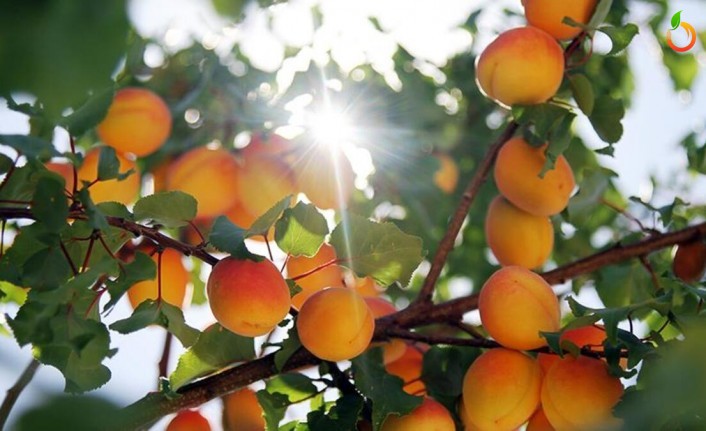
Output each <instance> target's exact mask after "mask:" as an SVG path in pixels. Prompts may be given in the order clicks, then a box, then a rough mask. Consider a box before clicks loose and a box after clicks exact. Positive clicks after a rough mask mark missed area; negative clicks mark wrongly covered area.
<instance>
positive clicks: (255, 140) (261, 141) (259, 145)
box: [242, 133, 294, 157]
mask: <svg viewBox="0 0 706 431" xmlns="http://www.w3.org/2000/svg"><path fill="white" fill-rule="evenodd" d="M293 149H294V144H293V143H292V142H291V141H289V140H288V139H285V138H283V137H281V136H279V135H277V134H274V133H269V134H267V135H263V134H256V135H253V137H252V138H251V139H250V143H249V144H248V145H247V146H246V147H245V148H243V152H242V154H243V156H245V157H252V156H262V155H266V156H278V157H284V156H285V155H287V153H289V152H291V151H292V150H293Z"/></svg>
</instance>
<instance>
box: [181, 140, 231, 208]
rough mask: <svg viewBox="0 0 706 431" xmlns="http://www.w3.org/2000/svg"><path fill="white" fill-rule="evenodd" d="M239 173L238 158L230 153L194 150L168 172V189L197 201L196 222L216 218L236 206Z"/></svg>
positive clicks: (218, 150)
mask: <svg viewBox="0 0 706 431" xmlns="http://www.w3.org/2000/svg"><path fill="white" fill-rule="evenodd" d="M238 171H239V168H238V163H237V161H236V159H235V157H234V156H233V155H232V154H231V153H230V152H228V151H227V150H225V149H223V148H219V149H210V148H207V147H199V148H194V149H192V150H190V151H188V152H186V153H184V154H183V155H182V156H181V157H179V158H178V159H177V160H176V161H175V162H174V163H173V164H172V165H171V167H170V168H169V172H168V173H167V189H168V190H180V191H182V192H184V193H188V194H190V195H191V196H193V197H194V198H196V200H197V201H198V211H197V213H196V217H197V218H210V217H216V216H219V215H222V214H223V213H224V212H225V211H227V210H228V209H229V208H231V207H232V206H233V205H235V202H236V199H237V195H236V185H237V183H238Z"/></svg>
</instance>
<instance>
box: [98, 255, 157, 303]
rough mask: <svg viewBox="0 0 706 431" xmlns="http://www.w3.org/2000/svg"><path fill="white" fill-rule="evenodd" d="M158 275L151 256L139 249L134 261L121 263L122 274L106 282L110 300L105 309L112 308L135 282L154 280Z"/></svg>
mask: <svg viewBox="0 0 706 431" xmlns="http://www.w3.org/2000/svg"><path fill="white" fill-rule="evenodd" d="M156 276H157V265H155V263H154V260H152V258H151V257H149V256H148V255H146V254H145V253H142V252H141V251H138V252H137V253H135V257H134V259H133V261H132V262H130V263H128V264H123V265H121V268H120V275H119V276H118V277H117V278H115V279H113V280H109V281H107V282H106V287H107V288H108V293H109V294H110V301H108V303H107V304H105V308H104V311H108V310H110V309H112V308H113V307H114V306H115V305H116V304H117V303H118V301H119V300H120V298H122V297H123V295H124V294H125V293H126V292H127V291H128V289H130V287H132V286H133V285H134V284H135V283H138V282H140V281H143V280H154V279H155V277H156Z"/></svg>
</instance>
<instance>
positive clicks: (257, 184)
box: [236, 156, 296, 221]
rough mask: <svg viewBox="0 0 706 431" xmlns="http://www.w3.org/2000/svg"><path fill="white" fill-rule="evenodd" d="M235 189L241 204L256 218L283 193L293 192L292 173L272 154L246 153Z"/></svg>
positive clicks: (282, 196) (291, 193) (277, 200)
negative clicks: (251, 155)
mask: <svg viewBox="0 0 706 431" xmlns="http://www.w3.org/2000/svg"><path fill="white" fill-rule="evenodd" d="M236 190H237V194H238V199H239V202H240V206H241V208H242V209H243V210H245V211H246V212H247V213H249V214H250V215H251V216H253V217H254V218H255V219H257V218H258V217H260V216H261V215H263V214H265V213H266V212H267V210H269V209H270V208H272V207H273V206H274V205H275V204H276V203H277V202H279V201H281V200H282V199H283V198H284V197H285V196H287V195H293V194H295V192H296V188H295V185H294V174H293V173H292V171H291V170H290V169H289V166H288V165H287V164H285V163H284V162H282V161H280V160H279V159H277V158H275V157H269V156H254V157H245V158H244V159H243V163H242V166H241V170H240V178H239V181H238V183H237V184H236ZM253 221H254V220H253Z"/></svg>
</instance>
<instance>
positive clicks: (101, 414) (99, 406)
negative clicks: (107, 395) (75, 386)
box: [13, 395, 120, 431]
mask: <svg viewBox="0 0 706 431" xmlns="http://www.w3.org/2000/svg"><path fill="white" fill-rule="evenodd" d="M77 412H81V414H76V413H77ZM119 417H120V410H119V409H118V406H116V405H115V404H113V403H112V402H110V401H108V400H105V399H102V398H98V397H95V396H76V395H70V396H69V395H51V396H48V397H42V400H41V401H40V402H37V403H36V404H35V403H33V404H32V406H31V408H29V409H27V410H23V411H22V413H21V414H20V415H19V418H18V419H17V422H16V423H15V427H14V428H13V429H15V430H17V431H35V430H73V431H88V430H98V429H105V427H106V424H113V423H115V422H116V421H117V420H118V419H119Z"/></svg>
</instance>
